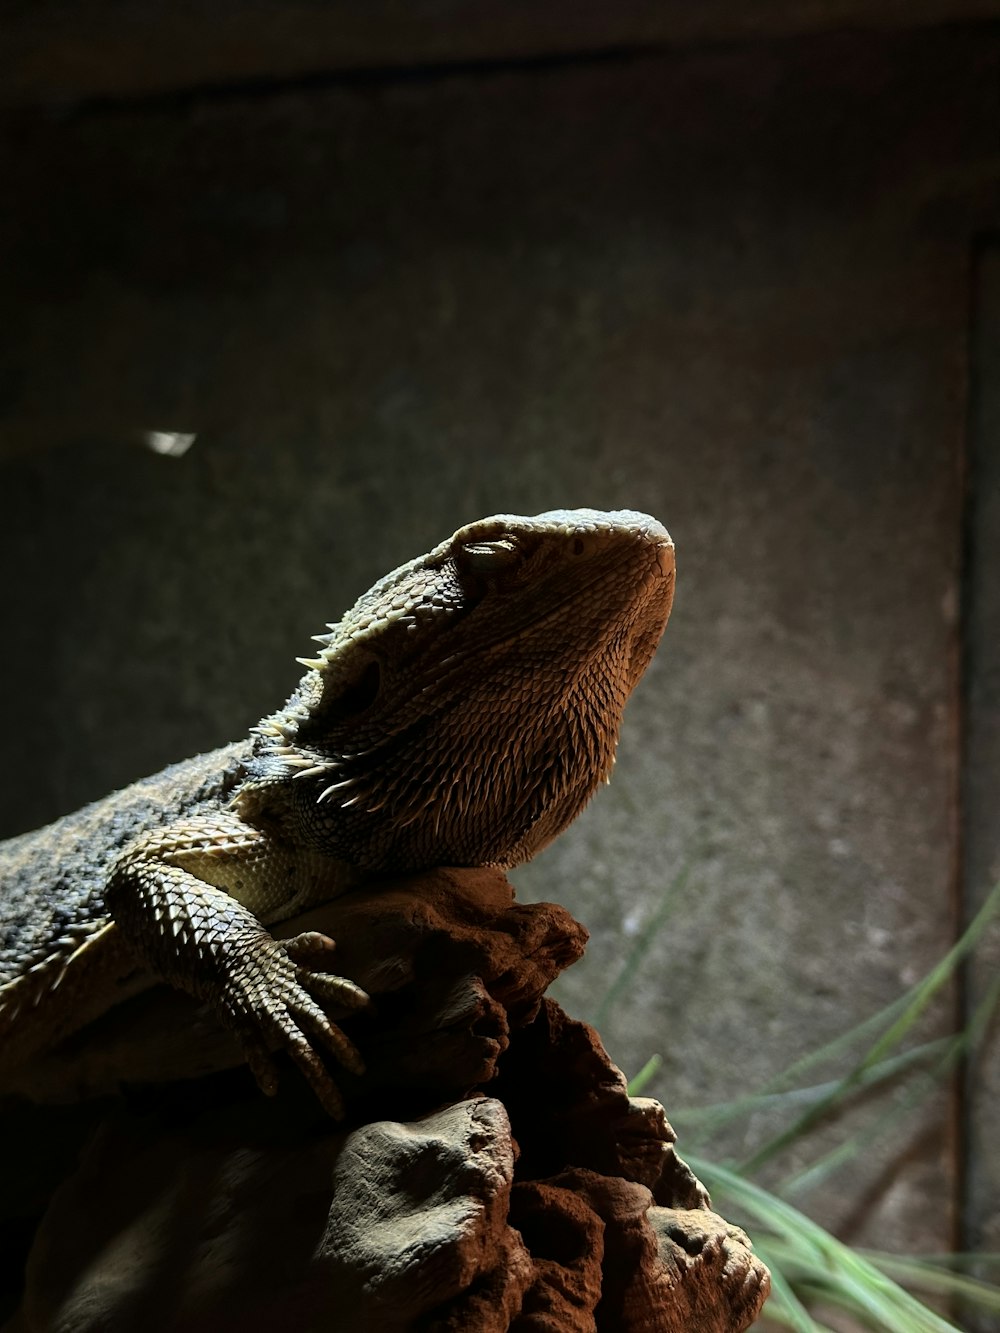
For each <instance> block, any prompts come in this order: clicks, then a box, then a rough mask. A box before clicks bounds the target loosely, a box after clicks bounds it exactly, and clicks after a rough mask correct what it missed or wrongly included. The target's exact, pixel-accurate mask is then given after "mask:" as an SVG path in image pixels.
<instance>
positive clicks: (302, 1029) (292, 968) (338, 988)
mask: <svg viewBox="0 0 1000 1333" xmlns="http://www.w3.org/2000/svg"><path fill="white" fill-rule="evenodd" d="M255 946H256V947H254V948H253V949H248V950H246V951H245V952H244V953H243V955H242V959H241V961H240V964H239V965H238V966H235V967H232V968H231V971H230V975H229V976H228V977H227V979H226V982H225V985H224V987H223V990H222V994H221V996H220V1009H221V1017H222V1018H223V1021H224V1022H225V1025H226V1026H227V1027H228V1028H229V1029H230V1030H231V1031H233V1032H234V1033H235V1034H236V1036H237V1038H238V1040H239V1042H240V1044H241V1046H242V1047H243V1052H244V1054H245V1056H246V1059H247V1063H248V1064H249V1066H250V1069H251V1071H252V1072H253V1075H254V1077H255V1079H256V1080H257V1083H258V1085H259V1087H260V1089H261V1091H262V1092H265V1093H267V1094H268V1095H269V1096H273V1095H274V1093H275V1092H276V1091H277V1086H278V1074H277V1070H276V1068H275V1065H274V1061H273V1059H272V1057H271V1054H270V1052H271V1050H273V1049H282V1050H285V1051H287V1052H288V1054H289V1056H290V1057H291V1058H292V1060H293V1061H294V1062H295V1064H296V1065H297V1066H298V1068H299V1070H300V1071H301V1073H302V1075H303V1077H304V1078H305V1080H306V1082H307V1083H308V1084H309V1086H310V1087H311V1088H312V1090H313V1091H314V1092H315V1093H316V1096H317V1097H318V1098H319V1101H320V1103H321V1104H322V1106H323V1108H324V1110H326V1111H327V1112H328V1114H330V1115H331V1116H333V1117H334V1118H335V1119H338V1120H339V1119H342V1117H343V1115H344V1101H343V1098H342V1096H341V1094H340V1092H339V1090H338V1088H337V1086H336V1084H335V1083H334V1081H333V1079H332V1078H331V1077H330V1074H329V1072H328V1071H327V1068H326V1065H325V1064H324V1063H323V1060H322V1058H321V1056H320V1051H319V1049H317V1048H320V1049H325V1050H326V1051H328V1052H329V1053H330V1054H331V1055H332V1056H334V1058H335V1059H336V1060H337V1061H338V1062H339V1063H340V1064H341V1065H343V1066H344V1068H345V1069H348V1070H350V1072H351V1073H353V1074H362V1073H363V1072H364V1062H363V1061H362V1059H361V1055H360V1054H359V1052H358V1050H357V1047H355V1045H354V1043H353V1042H352V1041H351V1040H350V1038H349V1037H348V1036H347V1035H346V1034H345V1033H344V1032H343V1031H342V1030H341V1029H340V1028H339V1027H338V1026H337V1025H336V1023H334V1022H332V1021H331V1019H330V1018H329V1017H328V1016H327V1014H326V1013H325V1012H324V1010H323V1008H322V1007H321V1003H320V1002H321V1001H325V1002H327V1003H336V1004H340V1005H346V1006H348V1007H350V1008H359V1007H361V1006H362V1005H364V1004H366V1003H367V1002H368V996H367V995H366V994H365V992H364V991H363V990H362V989H361V987H360V986H356V985H355V983H354V982H353V981H349V980H347V978H346V977H338V976H334V975H333V974H332V973H327V972H317V971H313V970H312V967H310V966H306V965H305V963H304V961H303V960H306V959H308V960H309V962H310V963H311V964H312V965H313V966H315V964H316V963H317V962H320V961H325V960H326V958H328V957H329V954H330V952H331V951H332V949H333V941H332V940H329V939H327V937H326V936H325V935H320V934H318V933H317V932H315V931H310V932H309V933H308V934H306V935H298V936H296V937H295V938H294V939H292V940H287V941H283V940H274V939H272V938H271V937H270V936H269V935H267V934H266V933H264V932H261V935H260V936H259V937H258V939H257V940H256V941H255Z"/></svg>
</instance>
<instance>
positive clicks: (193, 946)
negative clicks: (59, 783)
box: [0, 509, 674, 1116]
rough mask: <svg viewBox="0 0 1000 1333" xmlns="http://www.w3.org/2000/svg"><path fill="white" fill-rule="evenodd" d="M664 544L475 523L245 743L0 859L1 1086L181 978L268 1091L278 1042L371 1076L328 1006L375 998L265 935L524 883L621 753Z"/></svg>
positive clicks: (360, 624) (352, 630)
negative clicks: (399, 889) (490, 884)
mask: <svg viewBox="0 0 1000 1333" xmlns="http://www.w3.org/2000/svg"><path fill="white" fill-rule="evenodd" d="M673 584H674V553H673V545H672V543H671V540H670V538H669V536H668V534H667V532H666V530H665V529H664V528H663V527H661V525H660V524H659V523H657V522H656V521H655V519H652V518H650V517H649V516H648V515H645V514H640V513H636V512H633V511H631V510H622V511H618V512H615V513H602V512H599V511H596V510H589V509H579V510H554V511H551V512H549V513H544V514H539V515H538V516H537V517H534V518H525V517H520V516H513V515H506V514H501V515H497V516H495V517H493V518H485V519H482V520H480V521H479V522H476V523H471V524H469V525H468V526H466V527H463V528H461V529H459V531H458V532H456V533H455V534H454V536H453V537H451V538H449V539H448V540H447V541H445V542H442V543H441V545H440V546H436V547H435V548H434V549H433V550H432V551H430V552H429V553H428V554H427V555H424V556H421V557H419V558H418V559H416V560H412V561H410V563H409V564H405V565H403V566H401V567H400V568H399V569H397V570H395V571H394V572H393V573H391V574H387V575H386V576H385V577H384V578H381V579H379V580H378V582H377V583H375V585H374V586H373V587H372V588H371V589H370V590H369V591H368V592H366V593H365V594H364V595H363V596H362V597H361V598H360V600H359V601H358V602H357V603H356V605H355V606H354V607H353V608H352V609H351V610H350V611H348V612H347V614H346V615H345V616H344V617H343V619H342V620H341V621H340V622H339V623H338V624H333V625H330V626H329V627H328V631H329V632H328V633H326V634H323V635H319V636H317V639H318V642H319V644H320V649H319V652H318V654H317V655H316V656H315V657H314V658H310V659H305V658H300V659H298V660H299V661H300V662H301V663H302V664H303V665H304V666H305V667H306V674H305V675H304V676H303V678H302V680H301V682H300V683H299V686H298V688H297V689H296V690H295V692H294V693H293V694H292V696H291V698H290V699H289V700H288V702H287V703H286V704H285V706H284V707H283V708H282V709H281V710H280V711H278V712H276V713H274V714H272V715H271V716H269V717H266V718H264V720H263V721H262V722H260V723H259V725H258V726H256V727H254V728H253V729H252V731H251V734H250V736H249V738H248V739H246V740H244V741H240V742H237V743H236V744H233V745H229V746H226V747H224V748H223V749H220V750H216V751H214V752H213V753H211V754H206V755H201V756H199V757H197V758H194V759H190V760H187V761H186V762H183V763H180V764H175V765H173V766H172V767H170V768H167V769H164V770H163V772H161V773H158V774H157V775H155V776H154V777H151V778H147V779H145V780H144V781H141V782H137V783H135V784H133V785H132V786H131V787H127V788H126V789H124V790H123V791H119V792H116V793H115V794H113V795H111V796H108V797H106V798H105V799H104V800H101V801H97V802H96V803H94V804H92V805H89V806H87V807H85V808H84V809H83V810H80V811H78V812H77V813H76V814H72V815H68V816H66V817H65V818H63V819H59V820H57V821H56V822H55V823H54V824H50V825H48V826H47V827H46V828H42V829H39V830H37V831H36V832H33V833H26V834H23V835H21V836H20V837H16V838H13V839H11V840H10V841H8V842H6V843H3V844H0V1082H2V1077H3V1074H4V1071H9V1070H11V1069H12V1068H15V1067H17V1066H19V1065H20V1064H22V1063H23V1062H24V1061H26V1060H27V1059H28V1058H29V1056H31V1055H33V1054H34V1053H36V1052H38V1051H39V1050H41V1049H43V1048H51V1046H52V1045H53V1044H54V1043H55V1042H56V1041H58V1040H60V1039H61V1038H63V1037H65V1036H66V1035H67V1034H69V1033H70V1032H72V1031H75V1030H77V1029H78V1028H80V1027H81V1026H82V1025H83V1024H84V1023H86V1022H88V1021H89V1020H90V1019H92V1018H94V1017H96V1016H98V1015H99V1014H100V1013H102V1012H104V1011H105V1010H107V1009H108V1008H109V1007H110V1006H111V1005H112V1004H114V1003H115V1002H116V1000H117V999H118V998H119V997H120V996H122V995H123V994H126V993H130V992H131V991H134V990H136V989H141V988H143V987H148V986H150V985H153V984H155V982H156V981H157V980H158V979H159V980H165V981H167V982H170V983H172V984H173V985H174V986H176V987H179V988H181V989H183V990H185V991H187V992H189V993H190V994H191V995H193V996H195V997H197V998H199V999H200V1000H202V1001H205V1002H207V1003H208V1005H209V1006H210V1007H211V1008H212V1010H213V1011H214V1012H215V1014H216V1016H217V1017H218V1019H219V1020H220V1022H221V1023H222V1024H223V1025H225V1026H226V1027H227V1028H229V1029H230V1030H231V1031H232V1032H233V1033H234V1034H235V1035H236V1037H237V1038H238V1040H239V1042H240V1044H241V1046H242V1050H243V1052H244V1054H245V1057H246V1059H247V1062H248V1063H249V1065H250V1068H251V1069H252V1071H253V1073H254V1075H255V1076H256V1079H257V1081H258V1083H259V1085H260V1086H261V1088H262V1089H263V1090H264V1091H265V1092H268V1093H272V1092H273V1091H274V1090H275V1087H276V1082H277V1074H276V1071H275V1067H274V1064H273V1062H272V1058H271V1051H272V1050H274V1049H275V1048H278V1049H280V1048H283V1049H285V1050H287V1052H288V1053H289V1054H290V1056H291V1057H292V1059H293V1060H294V1061H295V1063H296V1064H297V1065H298V1067H299V1068H300V1069H301V1071H302V1073H303V1074H304V1076H305V1078H306V1079H307V1081H308V1082H309V1084H310V1085H311V1087H312V1088H313V1089H314V1091H315V1092H316V1094H317V1095H318V1097H319V1099H320V1101H321V1103H322V1104H323V1106H324V1107H325V1108H326V1109H327V1110H328V1111H329V1112H330V1113H331V1114H332V1115H334V1116H339V1115H341V1114H342V1112H343V1103H342V1099H341V1096H340V1094H339V1092H338V1090H337V1088H336V1085H335V1084H334V1081H333V1079H332V1078H331V1076H330V1074H329V1072H328V1070H327V1068H326V1065H325V1063H324V1061H323V1058H322V1053H328V1054H331V1055H333V1056H334V1057H335V1058H336V1059H337V1060H339V1061H340V1062H341V1064H343V1065H344V1066H345V1067H346V1068H348V1069H351V1070H354V1071H360V1070H361V1068H362V1065H361V1057H360V1055H359V1054H358V1052H357V1050H356V1049H355V1047H354V1046H353V1044H352V1043H351V1041H350V1040H349V1039H348V1037H347V1036H346V1035H345V1034H344V1033H343V1032H342V1031H341V1029H340V1028H339V1027H338V1026H337V1025H336V1024H335V1023H333V1022H332V1021H331V1019H330V1017H329V1015H328V1013H327V1012H326V1011H327V1010H328V1009H330V1008H333V1007H337V1008H338V1009H340V1010H343V1009H351V1008H353V1007H357V1006H360V1005H364V1004H365V1003H366V1002H367V997H366V995H365V993H364V992H363V991H362V990H361V989H360V988H359V987H358V986H356V985H355V984H354V983H353V982H351V981H349V980H347V979H346V978H343V977H338V976H335V975H334V974H333V973H332V972H331V971H330V970H329V962H330V953H331V950H332V949H333V942H332V941H331V940H330V939H328V938H327V937H326V936H324V935H322V934H319V933H317V932H308V933H306V934H300V935H297V936H295V937H293V938H291V939H287V940H281V941H279V940H276V939H275V938H274V937H273V936H272V935H271V934H270V933H269V931H268V929H267V927H268V926H272V925H274V924H275V923H279V922H281V921H285V920H288V919H290V918H291V917H293V916H295V915H296V914H298V913H300V912H302V911H303V910H305V909H306V908H309V907H313V906H317V905H319V904H321V903H324V902H326V901H329V900H330V899H332V898H334V897H336V896H337V895H339V894H341V893H343V892H344V891H346V890H348V889H349V888H351V887H352V886H354V885H357V884H359V883H361V882H366V881H371V880H372V879H374V878H377V877H378V876H379V875H382V874H385V873H393V872H395V873H400V872H404V873H409V872H416V871H419V870H422V869H427V868H430V867H433V866H438V865H454V866H494V867H498V868H501V869H509V868H510V867H512V866H515V865H518V864H520V863H521V862H524V861H526V860H528V859H529V858H530V857H531V856H533V855H534V854H535V853H536V852H537V851H538V850H539V849H540V848H542V847H544V846H545V845H546V844H547V843H549V842H550V841H551V840H552V839H553V838H555V837H556V836H557V835H558V834H559V833H560V832H562V830H563V829H564V828H565V827H566V826H567V824H569V823H570V821H571V820H572V819H574V818H575V816H576V815H577V814H578V813H579V811H580V810H581V809H582V807H583V806H584V805H585V804H586V802H587V800H588V799H589V797H590V796H591V795H592V793H593V792H594V790H595V788H596V787H597V785H598V784H599V783H600V782H601V780H602V779H607V778H608V777H609V774H610V770H611V766H612V764H613V762H614V754H615V747H616V744H617V739H618V732H619V727H620V723H621V718H622V711H623V709H624V707H625V702H626V700H627V699H628V696H629V694H630V693H631V691H632V689H633V687H634V686H635V684H636V683H637V681H638V680H639V677H640V676H641V675H642V673H643V671H644V670H645V668H646V666H647V664H648V663H649V660H650V658H651V657H652V655H653V652H654V650H655V648H656V645H657V643H658V641H659V639H660V636H661V634H662V633H663V629H664V627H665V625H666V621H667V616H668V615H669V612H670V606H671V601H672V596H673Z"/></svg>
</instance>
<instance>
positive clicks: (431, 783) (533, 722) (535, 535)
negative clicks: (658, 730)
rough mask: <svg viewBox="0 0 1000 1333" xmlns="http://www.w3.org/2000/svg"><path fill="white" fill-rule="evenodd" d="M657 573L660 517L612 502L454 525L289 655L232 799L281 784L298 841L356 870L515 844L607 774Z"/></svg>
mask: <svg viewBox="0 0 1000 1333" xmlns="http://www.w3.org/2000/svg"><path fill="white" fill-rule="evenodd" d="M673 572H674V563H673V546H672V544H671V542H670V538H669V537H668V535H667V533H666V531H665V530H664V529H663V528H662V527H661V526H660V525H659V524H658V523H656V522H655V520H653V519H650V518H648V517H647V516H645V515H642V514H637V513H634V512H631V511H625V512H621V513H617V514H602V513H599V512H597V511H593V510H577V511H555V512H552V513H548V514H540V515H538V516H537V517H536V518H525V517H521V516H515V515H497V516H495V517H493V518H489V519H482V520H480V521H479V522H477V523H472V524H469V525H468V526H467V527H465V528H461V529H460V530H459V531H458V532H457V533H456V534H455V535H454V536H453V537H451V538H450V539H449V540H448V541H446V542H442V544H441V545H440V546H437V547H435V549H434V550H432V551H431V552H429V553H428V554H427V555H426V556H423V557H422V558H421V559H419V560H415V561H412V562H411V563H410V564H408V565H404V566H402V567H401V568H400V569H397V570H395V571H394V572H393V573H391V574H388V575H386V576H385V577H384V578H382V579H380V580H379V581H378V583H376V584H375V586H374V587H373V588H372V589H371V590H370V591H369V592H367V593H365V595H364V596H363V597H362V598H361V599H360V600H359V601H358V602H357V604H356V605H355V606H354V607H353V608H352V609H351V610H350V611H349V612H348V613H347V614H346V615H345V616H344V618H343V619H342V620H341V622H340V623H339V625H336V626H331V627H330V628H331V632H330V634H328V635H326V636H322V637H321V642H322V644H323V647H322V651H321V652H320V654H319V655H318V656H317V657H316V658H315V659H311V660H310V659H300V660H302V661H303V662H304V665H306V666H308V668H309V670H308V672H307V674H306V676H305V678H304V679H303V680H302V682H301V684H300V686H299V689H298V690H297V691H296V693H295V694H294V695H293V696H292V698H291V699H290V700H289V702H288V704H287V705H286V706H285V708H284V709H283V710H282V711H281V712H279V713H277V714H275V715H274V716H273V717H271V718H268V719H266V720H265V721H264V722H263V723H261V725H260V728H259V729H258V731H259V735H260V742H259V745H258V750H257V755H256V757H255V763H254V765H252V766H251V774H252V776H251V778H250V780H249V781H248V782H247V783H245V784H244V786H243V788H242V789H241V792H240V794H239V796H238V797H237V808H240V806H241V803H242V806H243V808H244V809H245V810H246V815H247V817H248V818H250V819H253V818H254V815H253V813H252V811H253V810H254V809H256V810H257V812H258V817H259V812H260V811H264V810H269V811H270V812H271V813H272V814H278V813H282V812H283V806H284V803H285V802H286V801H289V800H290V801H291V802H292V804H293V806H294V809H295V815H296V819H297V820H301V826H302V828H303V831H304V834H305V836H306V837H307V838H308V840H309V841H310V843H311V845H313V846H316V847H318V848H320V849H321V850H323V851H325V852H327V853H328V854H330V855H333V856H335V857H344V858H345V859H347V860H349V861H350V862H351V864H352V865H354V866H356V867H358V868H359V869H360V870H362V871H363V872H371V871H382V870H416V869H423V868H426V867H427V866H430V865H435V864H452V865H494V866H500V867H503V868H507V867H510V866H512V865H516V864H517V863H519V862H520V861H523V860H526V859H527V858H528V857H530V856H532V855H534V853H535V852H537V851H538V850H539V849H540V848H541V847H543V846H544V845H545V844H546V843H547V842H550V841H551V840H552V838H554V837H555V836H557V834H558V833H560V832H561V831H562V829H563V828H564V827H565V826H566V825H567V824H568V823H569V822H570V821H571V820H572V819H573V818H574V817H575V816H576V814H577V813H578V812H579V811H580V809H582V807H583V805H584V804H585V803H586V801H587V800H588V798H589V797H590V795H591V794H592V792H593V791H594V789H595V788H596V786H597V785H598V783H599V782H600V781H601V779H602V778H606V777H607V776H608V774H609V771H610V768H611V765H612V764H613V762H614V751H615V746H616V744H617V740H618V732H619V727H620V724H621V718H622V712H623V709H624V706H625V702H626V700H627V698H628V696H629V694H630V693H631V691H632V689H633V687H634V685H635V683H636V682H637V680H638V679H639V677H640V676H641V675H642V672H643V671H644V670H645V667H646V665H647V663H648V661H649V659H650V657H651V656H652V653H653V651H654V649H655V647H656V644H657V642H658V640H659V637H660V635H661V633H662V631H663V627H664V625H665V623H666V618H667V614H668V612H669V608H670V599H671V595H672V589H673ZM568 608H569V609H570V611H571V613H570V614H567V609H568ZM289 779H290V780H291V781H290V782H289Z"/></svg>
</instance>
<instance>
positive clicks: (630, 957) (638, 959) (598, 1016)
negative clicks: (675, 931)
mask: <svg viewBox="0 0 1000 1333" xmlns="http://www.w3.org/2000/svg"><path fill="white" fill-rule="evenodd" d="M690 874H691V865H690V862H688V863H687V864H685V865H683V866H681V868H680V870H679V871H678V872H677V874H676V875H675V876H674V878H673V879H672V880H671V881H670V883H669V884H668V885H667V887H666V890H665V892H664V894H663V897H662V898H661V899H660V903H659V906H658V907H657V909H656V911H655V912H654V913H653V915H652V916H651V917H650V918H649V920H648V921H647V922H646V924H645V925H644V927H643V928H642V930H641V931H640V933H639V935H638V937H637V939H636V941H635V943H634V944H633V945H632V948H631V949H630V950H629V952H628V954H627V955H626V957H625V961H624V962H623V963H622V965H621V967H620V968H619V969H618V975H617V976H616V977H615V979H614V981H613V982H612V983H611V985H610V986H609V987H608V989H607V990H606V991H605V992H604V996H603V997H602V999H601V1001H600V1003H599V1004H598V1006H597V1008H596V1010H595V1011H594V1017H593V1019H592V1020H591V1022H592V1023H593V1024H594V1027H597V1028H599V1027H600V1026H601V1024H602V1023H605V1022H606V1021H607V1019H608V1016H609V1015H610V1013H611V1011H612V1010H613V1009H614V1007H615V1005H616V1004H617V1003H618V1001H619V999H620V998H621V996H622V994H623V993H624V992H625V991H626V990H627V989H628V987H629V985H630V984H631V982H632V980H633V978H634V976H635V974H636V972H638V970H639V965H640V964H641V963H642V960H643V959H644V958H645V956H646V954H647V953H648V952H649V950H650V949H651V948H652V946H653V941H654V940H655V939H656V936H657V935H658V933H659V931H660V928H661V927H662V925H663V923H664V922H665V921H666V919H667V917H668V916H669V915H670V912H671V909H672V908H673V906H674V899H675V898H676V897H677V895H678V894H679V893H680V892H681V890H682V889H683V888H684V886H685V885H686V884H687V882H688V879H689V877H690Z"/></svg>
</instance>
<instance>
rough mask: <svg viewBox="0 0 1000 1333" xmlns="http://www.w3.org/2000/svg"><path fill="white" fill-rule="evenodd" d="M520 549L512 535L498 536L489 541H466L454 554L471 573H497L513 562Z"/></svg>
mask: <svg viewBox="0 0 1000 1333" xmlns="http://www.w3.org/2000/svg"><path fill="white" fill-rule="evenodd" d="M519 554H520V550H519V547H518V544H517V541H516V540H515V539H514V538H513V537H498V538H497V539H496V541H491V542H466V543H465V545H464V546H460V547H459V548H458V550H457V552H456V555H457V556H458V558H459V559H460V561H461V563H462V565H463V567H464V568H465V569H467V570H468V571H469V572H470V573H471V574H497V573H499V572H500V570H502V569H508V568H509V567H510V566H511V565H513V564H515V563H516V561H517V559H518V556H519Z"/></svg>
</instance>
